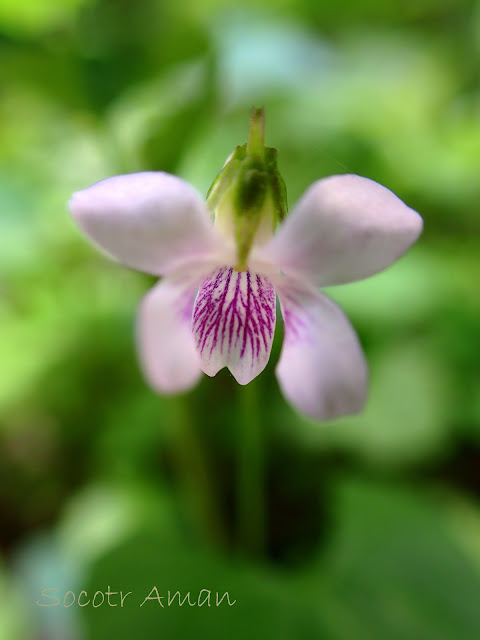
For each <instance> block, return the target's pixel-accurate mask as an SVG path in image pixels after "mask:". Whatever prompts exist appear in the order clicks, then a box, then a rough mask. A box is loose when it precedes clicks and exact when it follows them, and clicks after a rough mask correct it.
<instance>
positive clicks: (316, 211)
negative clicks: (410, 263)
mask: <svg viewBox="0 0 480 640" xmlns="http://www.w3.org/2000/svg"><path fill="white" fill-rule="evenodd" d="M422 226H423V222H422V218H421V217H420V216H419V215H418V213H417V212H416V211H414V210H413V209H410V208H409V207H407V205H406V204H405V203H403V202H402V201H401V200H400V199H399V198H397V196H396V195H394V194H393V193H392V192H391V191H389V190H388V189H386V188H385V187H382V186H381V185H380V184H378V183H377V182H373V180H369V179H368V178H361V177H360V176H355V175H339V176H331V177H329V178H325V179H323V180H319V181H318V182H315V183H314V184H313V185H312V186H311V187H310V188H309V189H308V191H306V193H305V194H304V195H303V197H302V198H301V199H300V201H299V202H298V204H297V205H296V206H295V208H294V210H293V211H292V213H291V214H290V216H289V217H288V218H287V219H286V221H285V223H284V224H283V226H282V227H281V228H280V230H279V232H278V233H277V235H276V236H275V237H274V238H273V240H272V241H271V243H270V245H269V246H268V247H267V248H266V250H265V256H266V259H269V260H271V261H273V262H276V263H277V265H278V266H279V267H281V268H282V269H283V270H284V271H285V272H287V273H291V274H296V275H297V276H300V277H306V278H308V279H309V280H310V281H312V282H313V283H315V284H317V285H320V286H324V285H333V284H342V283H345V282H352V281H354V280H361V279H362V278H366V277H367V276H370V275H372V274H374V273H376V272H378V271H381V270H382V269H384V268H385V267H387V266H388V265H389V264H391V263H392V262H394V261H395V260H396V259H397V258H399V257H400V256H401V255H402V254H403V253H405V251H406V250H407V249H408V248H409V247H410V246H411V245H412V244H413V243H414V242H415V240H416V239H417V238H418V236H419V235H420V233H421V231H422Z"/></svg>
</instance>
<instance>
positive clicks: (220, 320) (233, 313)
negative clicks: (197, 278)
mask: <svg viewBox="0 0 480 640" xmlns="http://www.w3.org/2000/svg"><path fill="white" fill-rule="evenodd" d="M192 330H193V334H194V338H195V343H196V345H197V350H198V352H199V354H200V356H201V362H202V369H203V371H204V372H205V373H206V374H207V375H209V376H214V375H215V374H216V373H217V372H218V371H219V370H220V369H223V367H228V368H229V370H230V371H231V373H232V374H233V376H234V377H235V379H236V380H237V382H239V383H240V384H247V383H248V382H250V381H251V380H253V378H255V377H256V376H257V375H258V374H259V373H261V372H262V371H263V369H264V368H265V366H266V365H267V362H268V359H269V357H270V351H271V348H272V342H273V334H274V331H275V290H274V288H273V285H272V283H271V282H270V281H269V280H268V278H266V277H265V276H260V275H258V274H256V273H254V272H252V271H235V270H234V269H232V268H230V267H220V268H219V269H216V270H215V271H213V272H212V273H211V274H210V275H209V276H208V277H207V278H206V279H205V281H204V282H203V284H202V286H201V287H200V290H199V292H198V295H197V299H196V301H195V306H194V309H193V319H192Z"/></svg>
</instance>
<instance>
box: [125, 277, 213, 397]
mask: <svg viewBox="0 0 480 640" xmlns="http://www.w3.org/2000/svg"><path fill="white" fill-rule="evenodd" d="M197 287H198V280H197V279H195V278H191V277H176V278H175V279H171V278H165V279H164V280H163V281H162V282H161V283H160V284H158V285H156V286H155V287H153V289H151V290H150V291H149V292H148V293H147V294H146V296H145V297H144V298H143V300H142V303H141V305H140V308H139V315H138V325H137V334H138V335H137V340H138V346H139V353H140V362H141V365H142V369H143V371H144V374H145V376H146V378H147V380H148V381H149V383H150V385H151V386H152V387H153V388H154V389H156V390H157V391H160V392H161V393H177V392H179V391H185V390H186V389H189V388H190V387H192V386H193V385H194V384H195V383H196V382H197V380H198V379H199V377H200V376H201V369H200V358H199V355H198V353H197V350H196V347H195V342H194V340H193V335H192V329H191V322H192V309H193V302H194V299H195V294H196V292H197Z"/></svg>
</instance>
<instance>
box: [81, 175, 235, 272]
mask: <svg viewBox="0 0 480 640" xmlns="http://www.w3.org/2000/svg"><path fill="white" fill-rule="evenodd" d="M69 206H70V210H71V212H72V215H73V217H74V219H75V220H76V221H77V223H78V225H79V226H80V228H81V229H82V230H83V231H84V232H85V233H86V234H87V235H88V236H89V237H90V238H91V239H92V240H93V241H94V242H95V243H96V244H98V245H99V246H100V247H101V248H102V249H104V250H105V251H106V252H107V253H109V254H110V255H111V256H113V257H114V258H116V259H117V260H120V261H121V262H123V263H124V264H126V265H128V266H130V267H133V268H134V269H139V270H141V271H146V272H148V273H153V274H155V275H164V274H165V273H169V272H171V271H172V269H173V268H175V267H177V266H178V265H179V264H181V263H183V262H188V261H191V260H196V259H199V260H201V259H204V258H206V257H208V256H210V255H211V254H213V253H215V252H218V251H220V250H221V249H222V246H221V239H220V238H219V236H218V234H216V233H215V231H214V229H213V226H212V225H211V223H210V220H209V214H208V212H207V210H206V208H205V205H204V203H203V202H202V199H201V198H200V196H199V194H198V193H197V192H196V191H195V190H194V189H193V188H192V187H191V186H190V185H189V184H188V183H187V182H185V181H184V180H181V179H180V178H177V177H175V176H172V175H170V174H168V173H162V172H144V173H132V174H128V175H123V176H116V177H114V178H108V179H106V180H102V181H101V182H97V184H94V185H93V186H92V187H89V188H88V189H84V190H83V191H78V192H77V193H75V194H74V195H73V197H72V199H71V200H70V203H69ZM217 264H218V263H217Z"/></svg>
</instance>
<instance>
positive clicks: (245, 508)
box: [236, 382, 266, 556]
mask: <svg viewBox="0 0 480 640" xmlns="http://www.w3.org/2000/svg"><path fill="white" fill-rule="evenodd" d="M257 389H258V387H257V385H256V384H255V383H253V382H251V383H250V384H248V385H246V386H245V387H242V388H241V389H239V411H238V420H237V430H238V438H237V452H238V458H237V470H236V471H237V474H236V478H237V494H236V498H237V544H238V547H239V548H240V549H242V550H244V551H248V552H249V553H251V554H254V555H256V556H261V555H263V554H264V552H265V546H266V540H265V533H266V527H265V515H266V514H265V473H264V467H265V453H264V446H263V444H264V443H263V434H262V425H261V421H260V412H259V406H258V397H257Z"/></svg>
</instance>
